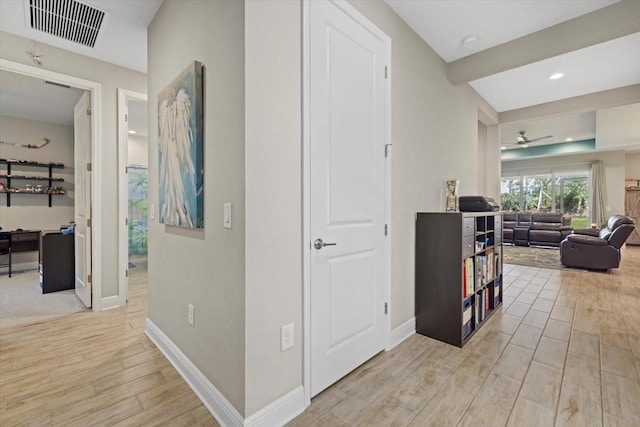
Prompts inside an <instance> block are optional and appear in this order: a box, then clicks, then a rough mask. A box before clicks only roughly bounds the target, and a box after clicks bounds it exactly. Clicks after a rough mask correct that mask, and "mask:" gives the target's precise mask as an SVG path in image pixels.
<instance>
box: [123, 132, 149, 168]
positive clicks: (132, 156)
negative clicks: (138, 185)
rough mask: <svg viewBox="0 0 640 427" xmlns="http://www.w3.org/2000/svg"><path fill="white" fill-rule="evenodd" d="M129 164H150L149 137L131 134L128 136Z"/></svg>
mask: <svg viewBox="0 0 640 427" xmlns="http://www.w3.org/2000/svg"><path fill="white" fill-rule="evenodd" d="M127 164H130V165H137V166H148V165H149V141H147V138H145V137H141V136H133V135H129V137H128V138H127Z"/></svg>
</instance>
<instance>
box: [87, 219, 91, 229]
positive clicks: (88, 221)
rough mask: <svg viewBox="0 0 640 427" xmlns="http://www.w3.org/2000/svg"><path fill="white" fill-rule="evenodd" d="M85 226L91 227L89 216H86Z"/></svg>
mask: <svg viewBox="0 0 640 427" xmlns="http://www.w3.org/2000/svg"><path fill="white" fill-rule="evenodd" d="M87 227H91V218H87Z"/></svg>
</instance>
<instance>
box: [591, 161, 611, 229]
mask: <svg viewBox="0 0 640 427" xmlns="http://www.w3.org/2000/svg"><path fill="white" fill-rule="evenodd" d="M606 187H607V185H606V179H605V176H604V165H603V163H602V160H595V161H594V162H593V163H592V164H591V192H592V198H591V200H592V201H593V202H592V204H593V217H592V221H593V222H595V223H596V224H598V225H600V224H603V223H605V222H607V220H608V218H607V208H606V206H607V188H606Z"/></svg>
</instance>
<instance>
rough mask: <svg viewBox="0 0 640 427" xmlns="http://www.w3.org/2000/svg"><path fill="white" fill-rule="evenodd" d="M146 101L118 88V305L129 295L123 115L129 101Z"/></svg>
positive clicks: (125, 127)
mask: <svg viewBox="0 0 640 427" xmlns="http://www.w3.org/2000/svg"><path fill="white" fill-rule="evenodd" d="M130 100H131V101H142V102H147V95H145V94H144V93H139V92H133V91H130V90H126V89H120V88H118V305H119V306H123V305H125V304H126V303H127V299H128V297H129V279H128V277H127V270H128V269H129V267H128V265H129V228H128V227H127V223H126V220H127V217H128V216H129V186H128V180H127V174H126V172H125V171H126V167H127V164H128V158H129V155H128V152H129V133H128V125H127V120H126V117H125V115H126V114H128V105H129V104H128V103H129V101H130Z"/></svg>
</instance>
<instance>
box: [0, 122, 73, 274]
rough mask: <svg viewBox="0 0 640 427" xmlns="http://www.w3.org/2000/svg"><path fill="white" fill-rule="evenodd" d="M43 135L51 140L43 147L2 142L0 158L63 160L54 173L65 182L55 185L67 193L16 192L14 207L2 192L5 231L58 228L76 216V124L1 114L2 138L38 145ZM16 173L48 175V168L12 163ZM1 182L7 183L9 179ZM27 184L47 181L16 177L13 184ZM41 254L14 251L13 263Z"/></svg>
mask: <svg viewBox="0 0 640 427" xmlns="http://www.w3.org/2000/svg"><path fill="white" fill-rule="evenodd" d="M42 138H48V139H49V143H48V144H47V145H45V146H44V147H42V148H38V149H28V148H23V147H15V146H12V145H7V144H0V158H3V159H16V160H27V161H36V162H40V163H49V162H55V163H63V164H64V165H65V168H64V169H53V176H54V177H56V178H63V179H64V182H54V183H53V185H54V186H60V187H62V188H64V190H65V192H66V194H64V195H62V196H53V197H52V207H49V197H48V196H43V195H24V194H14V195H12V196H11V207H7V205H6V196H5V195H4V194H2V195H0V226H2V227H3V229H4V230H15V229H16V228H22V229H24V230H28V229H30V230H43V231H45V230H58V229H59V228H60V226H61V225H63V224H67V223H68V222H69V221H70V220H72V219H73V211H74V209H73V189H74V186H73V179H74V177H73V127H72V126H64V125H59V124H55V123H45V122H39V121H34V120H27V119H19V118H15V117H8V116H0V139H1V140H2V141H8V142H15V143H20V144H36V143H39V142H40V140H41V139H42ZM6 172H7V169H6V165H0V174H5V173H6ZM12 173H13V174H15V175H29V176H48V175H49V170H48V169H45V168H32V167H25V168H22V167H20V166H12ZM0 182H2V183H3V184H5V185H6V183H7V182H6V180H4V179H1V180H0ZM26 184H31V185H33V186H36V185H38V184H40V185H42V186H48V185H49V183H48V182H46V181H20V180H14V181H12V183H11V186H12V187H24V186H25V185H26ZM37 261H38V254H37V253H35V252H33V253H31V252H29V253H23V254H20V253H18V254H15V255H14V258H13V263H14V264H19V263H23V262H34V263H37Z"/></svg>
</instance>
